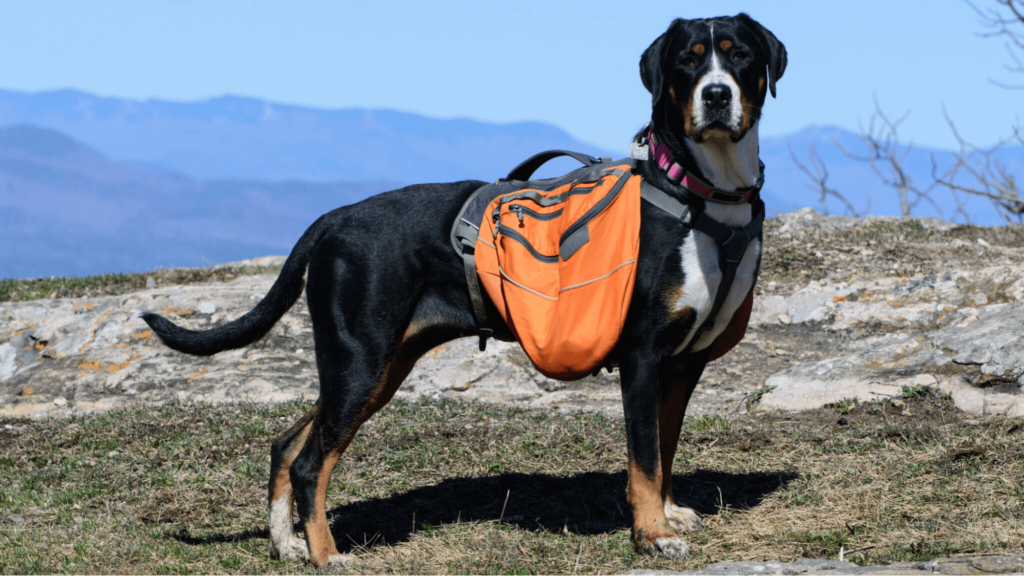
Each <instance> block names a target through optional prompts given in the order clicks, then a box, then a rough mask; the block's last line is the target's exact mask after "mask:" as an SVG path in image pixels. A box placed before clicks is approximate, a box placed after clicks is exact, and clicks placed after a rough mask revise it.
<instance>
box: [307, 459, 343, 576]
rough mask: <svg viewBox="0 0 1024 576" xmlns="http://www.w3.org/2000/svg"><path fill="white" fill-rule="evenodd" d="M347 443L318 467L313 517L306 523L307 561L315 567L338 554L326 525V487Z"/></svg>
mask: <svg viewBox="0 0 1024 576" xmlns="http://www.w3.org/2000/svg"><path fill="white" fill-rule="evenodd" d="M348 444H349V442H348V441H346V442H344V443H342V446H341V449H340V450H338V449H335V450H331V451H330V452H328V453H327V455H326V456H325V457H324V462H323V465H321V466H320V474H319V476H317V479H316V499H315V500H314V501H313V517H312V518H310V519H309V520H308V521H307V522H306V526H305V529H306V542H307V544H308V546H309V560H310V562H312V563H314V564H316V565H317V566H322V565H323V564H324V563H325V562H327V559H328V558H330V557H331V556H334V555H336V554H338V548H337V547H336V546H335V544H334V536H332V535H331V529H330V527H329V526H328V525H327V509H326V507H325V504H326V501H327V486H328V484H330V480H331V473H333V472H334V467H335V466H337V465H338V460H340V459H341V455H342V453H344V452H345V448H348Z"/></svg>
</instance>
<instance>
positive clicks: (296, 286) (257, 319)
mask: <svg viewBox="0 0 1024 576" xmlns="http://www.w3.org/2000/svg"><path fill="white" fill-rule="evenodd" d="M332 216H333V213H328V214H325V215H323V216H321V217H320V218H319V219H317V221H316V222H314V223H313V225H312V226H310V227H309V229H307V230H306V232H305V233H304V234H303V235H302V238H299V241H298V243H296V244H295V247H294V248H292V253H291V254H290V255H289V256H288V260H286V261H285V263H284V267H283V268H282V269H281V274H280V275H279V276H278V277H277V281H276V282H274V285H273V286H272V287H271V288H270V291H269V292H267V295H266V296H265V297H264V298H263V299H262V300H260V302H259V304H257V305H256V307H255V308H253V309H252V310H250V311H249V312H247V313H246V314H245V315H244V316H242V317H241V318H238V319H236V320H232V321H231V322H228V323H227V324H224V325H223V326H218V327H216V328H213V329H212V330H202V331H200V330H187V329H185V328H182V327H180V326H178V325H176V324H174V323H173V322H171V321H170V320H167V319H166V318H164V317H162V316H160V315H159V314H154V313H152V312H143V313H141V314H140V315H139V317H140V318H142V319H143V320H145V321H146V324H149V327H150V328H152V329H153V332H154V333H156V335H157V336H159V337H160V340H162V341H163V343H164V344H166V345H167V346H168V347H170V348H173V349H174V350H177V351H179V352H184V353H186V354H194V355H196V356H210V355H212V354H216V353H217V352H222V351H224V350H232V349H235V348H241V347H243V346H246V345H248V344H252V343H253V342H255V341H257V340H259V339H260V338H262V337H263V336H264V335H265V334H266V333H267V332H269V331H270V329H271V328H273V327H274V324H276V323H277V321H278V320H280V319H281V316H284V313H285V312H287V311H288V309H289V308H291V307H292V305H293V304H295V301H296V300H298V299H299V296H301V295H302V289H303V288H304V287H305V284H306V282H305V279H304V277H305V273H306V265H307V264H309V258H310V255H311V254H312V253H313V248H314V247H315V246H316V244H317V242H319V241H320V239H321V238H322V237H323V236H324V234H326V233H327V231H328V230H330V229H331V227H332V226H333V225H334V223H335V222H336V221H337V220H336V219H335V218H333V217H332Z"/></svg>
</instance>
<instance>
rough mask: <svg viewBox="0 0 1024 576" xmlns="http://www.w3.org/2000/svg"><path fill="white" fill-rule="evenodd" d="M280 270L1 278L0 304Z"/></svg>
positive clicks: (122, 291)
mask: <svg viewBox="0 0 1024 576" xmlns="http://www.w3.org/2000/svg"><path fill="white" fill-rule="evenodd" d="M280 270H281V268H280V267H276V266H271V267H266V266H246V267H240V268H169V269H166V270H153V271H151V272H140V273H129V274H101V275H98V276H86V277H82V278H78V277H67V278H56V277H52V276H51V277H50V278H31V279H21V280H17V279H6V280H3V279H0V302H27V301H29V300H39V299H41V298H82V297H87V296H119V295H121V294H127V293H129V292H138V291H139V290H145V289H146V281H147V279H149V278H152V279H153V281H154V282H156V285H157V286H175V285H183V284H196V283H199V282H228V281H230V280H233V279H235V278H237V277H239V276H252V275H257V274H268V273H272V272H279V271H280Z"/></svg>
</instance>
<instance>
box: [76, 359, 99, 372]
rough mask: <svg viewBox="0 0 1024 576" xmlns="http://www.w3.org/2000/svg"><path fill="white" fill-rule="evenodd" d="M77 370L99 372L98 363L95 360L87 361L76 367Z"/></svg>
mask: <svg viewBox="0 0 1024 576" xmlns="http://www.w3.org/2000/svg"><path fill="white" fill-rule="evenodd" d="M78 369H79V370H99V369H100V363H99V362H97V361H95V360H89V361H88V362H83V363H81V364H79V365H78Z"/></svg>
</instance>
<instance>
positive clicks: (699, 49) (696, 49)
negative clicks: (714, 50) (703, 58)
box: [690, 43, 705, 56]
mask: <svg viewBox="0 0 1024 576" xmlns="http://www.w3.org/2000/svg"><path fill="white" fill-rule="evenodd" d="M690 50H692V51H693V53H694V54H696V55H697V56H700V55H701V54H703V53H704V50H705V48H704V45H703V44H700V43H698V44H694V45H693V46H691V47H690Z"/></svg>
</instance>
